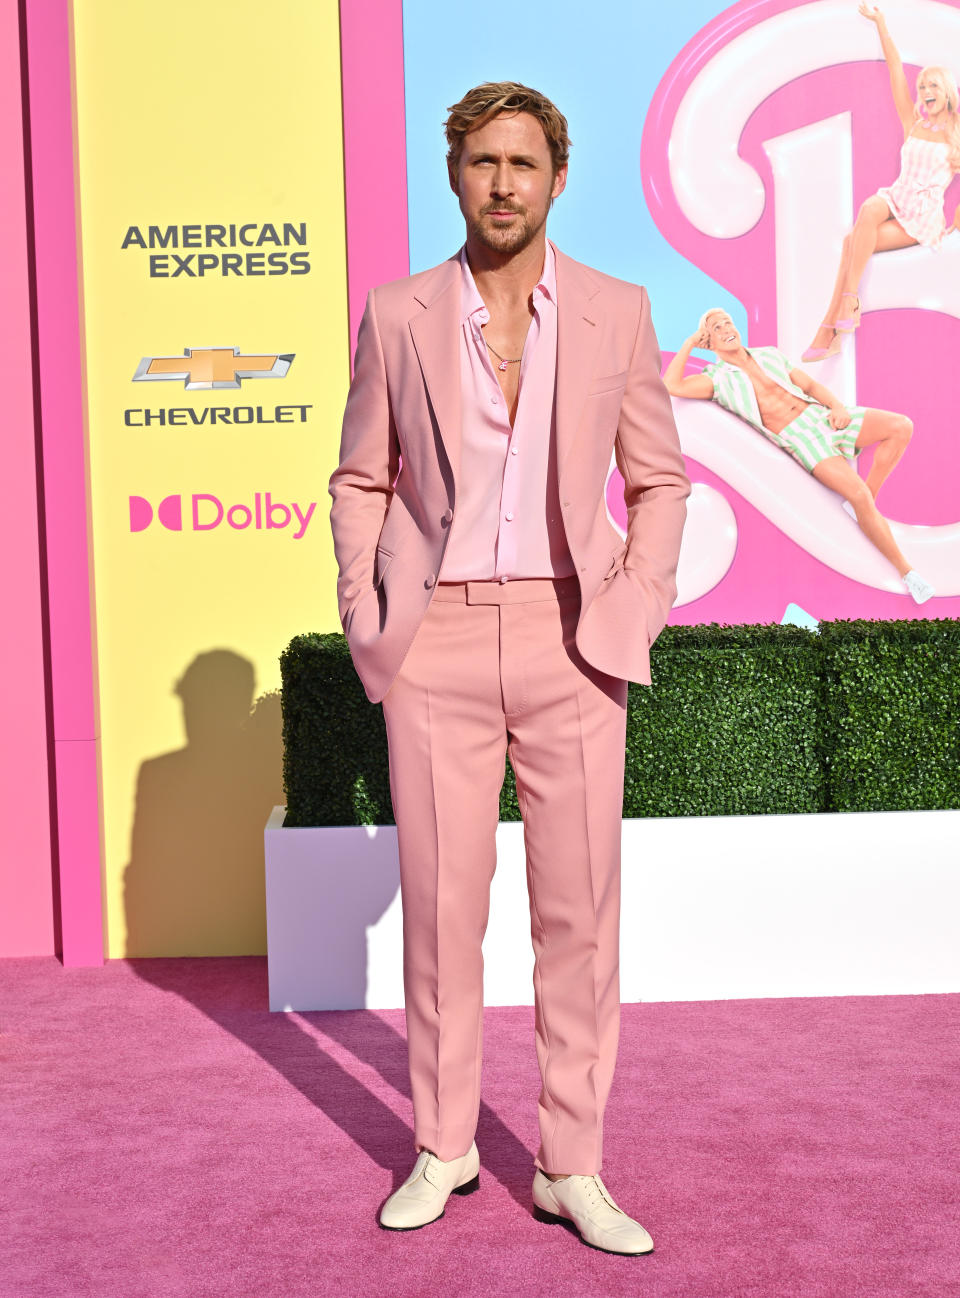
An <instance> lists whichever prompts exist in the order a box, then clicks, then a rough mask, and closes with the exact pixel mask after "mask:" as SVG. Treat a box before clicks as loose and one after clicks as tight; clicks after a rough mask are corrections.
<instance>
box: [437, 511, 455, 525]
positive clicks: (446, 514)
mask: <svg viewBox="0 0 960 1298" xmlns="http://www.w3.org/2000/svg"><path fill="white" fill-rule="evenodd" d="M452 518H453V510H452V509H447V510H446V511H445V512H444V515H443V518H441V519H440V522H441V523H449V522H450V521H451V519H452Z"/></svg>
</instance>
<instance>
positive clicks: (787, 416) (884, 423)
mask: <svg viewBox="0 0 960 1298" xmlns="http://www.w3.org/2000/svg"><path fill="white" fill-rule="evenodd" d="M694 347H703V348H705V349H709V350H710V351H712V352H713V353H714V354H715V356H716V358H717V359H716V361H715V363H713V364H711V365H708V366H707V367H706V368H705V369H704V370H703V371H702V372H701V373H700V374H690V375H687V376H686V377H684V370H685V368H686V364H687V361H688V360H689V358H690V352H691V351H692V349H693V348H694ZM663 381H664V384H665V385H666V388H667V391H668V392H669V393H670V394H671V396H674V397H692V398H694V399H697V398H699V399H701V400H713V401H716V402H717V403H718V404H719V405H721V406H723V408H724V409H725V410H729V411H730V412H731V414H734V415H737V416H738V417H739V418H740V419H743V420H744V421H745V422H746V423H748V424H750V425H751V426H752V427H754V428H756V429H757V431H758V432H761V433H762V434H763V435H764V437H766V438H768V439H769V440H770V441H771V442H773V443H774V445H775V446H779V447H780V449H781V450H783V451H786V453H787V454H788V455H789V456H791V458H792V459H794V460H796V462H797V463H798V464H799V465H800V466H801V467H802V468H804V469H806V471H807V472H808V473H810V474H812V475H813V477H815V478H816V479H817V481H818V482H820V483H822V484H823V485H824V486H825V487H829V488H830V490H831V491H835V492H836V493H837V494H838V495H839V496H842V497H843V500H844V501H845V502H846V503H845V506H844V507H845V508H847V506H849V509H848V512H852V514H853V517H854V518H855V519H856V523H857V526H858V527H859V528H860V530H861V532H863V534H864V536H865V537H866V538H867V540H868V541H870V542H871V544H872V545H875V546H876V548H877V549H878V550H879V551H880V553H881V554H882V555H883V556H884V558H885V559H887V560H889V562H890V563H892V564H893V566H894V567H895V568H896V570H897V572H898V573H899V574H900V577H901V579H902V580H903V584H904V585H905V586H906V588H907V590H908V592H909V593H910V595H911V597H912V598H913V600H914V602H915V603H917V604H923V603H925V602H926V601H927V600H928V599H930V597H931V596H932V595H934V594H935V593H936V592H935V591H934V588H933V586H931V584H930V583H929V582H928V581H926V580H925V578H923V577H921V575H920V574H919V573H918V572H917V571H916V569H914V568H912V567H911V565H910V563H909V562H908V560H907V559H906V558H905V557H904V555H903V552H902V551H901V550H900V547H899V546H898V545H897V543H896V541H895V540H894V537H893V533H892V532H891V531H890V524H889V523H888V522H887V520H886V519H885V518H884V517H883V515H882V514H881V513H880V511H879V509H878V508H877V504H876V497H877V493H878V492H879V490H880V488H881V486H882V485H883V483H884V482H885V481H886V480H887V478H888V477H889V476H890V474H891V473H892V472H893V470H894V469H895V468H896V466H897V464H898V463H899V461H900V458H901V456H902V455H903V453H904V451H905V450H906V448H907V444H908V443H909V441H910V437H911V434H912V431H913V425H912V424H911V422H910V420H909V419H908V418H907V417H906V415H900V414H896V413H894V412H893V411H890V410H873V409H868V408H867V407H865V406H853V407H852V408H850V409H848V408H847V407H845V406H844V405H843V403H842V402H841V401H840V400H839V399H838V398H837V397H836V396H834V394H833V393H832V392H831V391H830V389H829V388H826V387H824V386H823V384H822V383H817V382H816V381H815V380H814V379H812V378H811V377H810V375H809V374H805V373H804V372H803V370H800V369H795V368H794V367H793V366H792V365H791V364H790V362H789V361H788V360H787V358H786V356H784V354H783V352H781V351H780V350H779V349H778V348H776V347H754V348H752V349H750V350H748V349H747V348H746V347H744V345H743V341H742V340H741V337H740V333H739V330H738V329H737V327H736V325H735V324H734V323H733V321H732V320H731V318H730V316H729V315H728V314H727V312H726V311H724V310H722V309H720V308H713V309H711V310H709V311H706V312H704V314H703V315H702V316H701V317H700V323H699V325H698V327H697V331H696V333H694V334H691V335H690V337H689V338H688V339H687V340H686V342H685V343H684V344H683V346H682V347H681V348H680V350H679V351H678V352H677V354H676V355H675V356H674V357H673V359H672V360H671V362H670V364H669V365H668V366H667V368H666V370H665V371H664V375H663ZM867 446H873V447H875V448H876V449H875V451H874V457H873V464H872V466H871V469H870V473H869V475H868V477H867V479H866V481H864V480H863V479H862V478H861V477H860V476H859V474H858V473H857V471H856V469H855V468H854V467H853V463H854V460H855V459H856V457H857V456H858V455H859V454H860V452H861V451H862V450H863V449H864V448H865V447H867Z"/></svg>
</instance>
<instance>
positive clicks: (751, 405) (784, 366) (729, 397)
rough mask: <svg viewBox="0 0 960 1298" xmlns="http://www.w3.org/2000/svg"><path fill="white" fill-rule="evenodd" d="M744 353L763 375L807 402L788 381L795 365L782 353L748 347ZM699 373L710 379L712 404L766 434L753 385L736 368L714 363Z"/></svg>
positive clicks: (774, 348)
mask: <svg viewBox="0 0 960 1298" xmlns="http://www.w3.org/2000/svg"><path fill="white" fill-rule="evenodd" d="M748 354H749V355H750V356H752V357H753V359H754V360H755V361H756V362H757V364H758V365H759V366H760V368H761V369H762V370H763V372H764V374H767V375H769V377H770V378H771V379H773V380H774V382H775V383H779V384H780V386H781V387H782V388H786V390H787V391H788V392H792V393H793V395H794V396H797V397H799V398H800V400H801V401H806V402H808V403H809V402H810V400H811V398H810V397H808V396H807V394H806V393H805V392H803V391H801V389H800V388H798V387H797V385H796V384H795V383H791V382H790V371H791V370H792V369H794V368H795V366H793V365H792V364H791V362H790V361H789V360H787V358H786V356H784V354H783V352H782V351H780V350H779V349H778V348H776V347H751V348H749V349H748ZM703 373H704V374H709V375H710V377H711V379H713V399H714V401H716V402H718V403H719V404H720V405H721V406H723V408H724V410H729V411H730V412H731V413H732V414H734V415H739V416H740V418H741V419H745V420H746V421H747V423H748V424H752V425H753V427H754V428H757V429H759V430H760V432H761V433H768V434H769V432H770V430H769V429H768V428H765V427H764V424H763V420H762V419H761V418H760V407H759V406H758V405H757V394H756V392H754V390H753V384H752V383H751V382H750V379H749V377H748V375H746V374H744V372H743V370H742V369H740V367H739V366H738V365H731V364H730V363H729V361H724V360H717V361H715V362H714V363H712V364H710V365H707V366H705V367H704V370H703Z"/></svg>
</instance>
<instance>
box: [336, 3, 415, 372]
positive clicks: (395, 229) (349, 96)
mask: <svg viewBox="0 0 960 1298" xmlns="http://www.w3.org/2000/svg"><path fill="white" fill-rule="evenodd" d="M340 59H341V75H342V79H343V165H344V182H345V191H346V193H345V200H346V217H347V292H348V298H349V304H350V354H351V356H352V355H353V352H354V349H355V348H356V345H357V329H358V328H359V325H360V317H361V315H362V314H363V307H364V302H365V301H366V296H367V293H368V291H369V290H370V289H371V288H373V287H374V285H376V284H382V283H384V282H385V281H387V280H391V279H399V278H401V277H402V276H403V275H408V274H409V273H410V246H409V241H408V235H407V134H406V121H405V109H404V94H403V4H402V2H401V0H340Z"/></svg>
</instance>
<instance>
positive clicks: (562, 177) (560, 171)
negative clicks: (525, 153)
mask: <svg viewBox="0 0 960 1298" xmlns="http://www.w3.org/2000/svg"><path fill="white" fill-rule="evenodd" d="M567 165H568V164H567V163H566V162H565V163H564V164H563V166H562V167H558V168H557V173H556V175H555V176H554V178H553V188H552V190H551V191H550V198H551V199H554V198H559V197H560V195H561V194H562V193H563V191H564V190H565V189H566V187H567Z"/></svg>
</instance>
